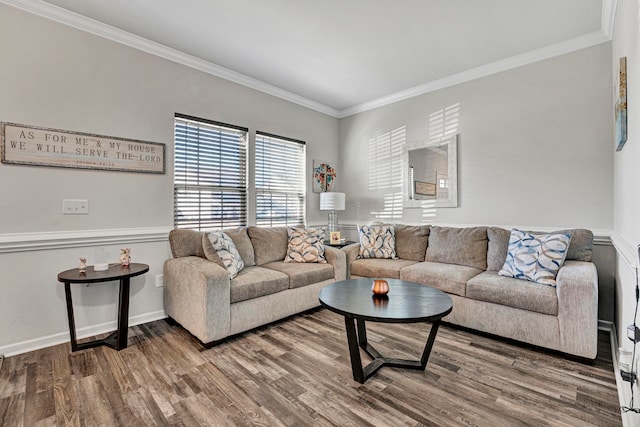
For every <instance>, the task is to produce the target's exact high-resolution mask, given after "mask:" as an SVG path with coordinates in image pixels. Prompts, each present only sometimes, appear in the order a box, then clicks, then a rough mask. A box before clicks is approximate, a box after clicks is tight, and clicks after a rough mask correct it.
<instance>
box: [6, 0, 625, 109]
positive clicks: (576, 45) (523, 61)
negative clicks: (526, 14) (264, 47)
mask: <svg viewBox="0 0 640 427" xmlns="http://www.w3.org/2000/svg"><path fill="white" fill-rule="evenodd" d="M0 3H4V4H7V5H9V6H13V7H15V8H18V9H21V10H24V11H26V12H29V13H33V14H35V15H38V16H42V17H44V18H47V19H51V20H53V21H56V22H59V23H61V24H64V25H68V26H71V27H74V28H77V29H79V30H82V31H86V32H88V33H91V34H94V35H97V36H99V37H103V38H106V39H109V40H112V41H114V42H116V43H120V44H123V45H126V46H129V47H132V48H134V49H138V50H141V51H143V52H147V53H149V54H152V55H155V56H158V57H161V58H164V59H167V60H169V61H172V62H175V63H178V64H182V65H185V66H187V67H190V68H193V69H196V70H199V71H202V72H204V73H207V74H210V75H213V76H216V77H219V78H222V79H224V80H227V81H230V82H233V83H237V84H239V85H242V86H245V87H248V88H251V89H254V90H257V91H259V92H263V93H266V94H268V95H272V96H275V97H277V98H280V99H283V100H285V101H289V102H292V103H295V104H298V105H300V106H302V107H306V108H309V109H311V110H315V111H318V112H320V113H323V114H326V115H328V116H331V117H335V118H344V117H348V116H351V115H354V114H357V113H362V112H365V111H368V110H372V109H375V108H379V107H383V106H386V105H389V104H393V103H395V102H399V101H403V100H406V99H409V98H413V97H415V96H419V95H423V94H425V93H429V92H434V91H436V90H440V89H444V88H447V87H451V86H454V85H457V84H461V83H465V82H468V81H471V80H475V79H478V78H481V77H486V76H489V75H491V74H496V73H499V72H502V71H507V70H510V69H513V68H517V67H521V66H523V65H528V64H531V63H534V62H538V61H542V60H545V59H549V58H553V57H556V56H560V55H564V54H567V53H570V52H573V51H576V50H579V49H584V48H587V47H590V46H594V45H597V44H600V43H604V42H607V41H610V40H611V36H612V33H613V24H614V20H615V11H616V6H617V0H602V18H601V28H602V29H601V30H600V31H595V32H593V33H589V34H585V35H584V36H580V37H576V38H574V39H570V40H566V41H563V42H560V43H556V44H553V45H550V46H546V47H543V48H540V49H536V50H532V51H529V52H525V53H523V54H521V55H516V56H513V57H511V58H507V59H504V60H501V61H497V62H493V63H491V64H487V65H483V66H480V67H475V68H472V69H469V70H467V71H463V72H461V73H457V74H453V75H450V76H447V77H444V78H442V79H438V80H434V81H431V82H428V83H424V84H421V85H418V86H415V87H413V88H410V89H406V90H403V91H400V92H396V93H393V94H391V95H388V96H384V97H381V98H378V99H375V100H372V101H367V102H364V103H362V104H358V105H355V106H353V107H349V108H346V109H343V110H337V109H335V108H332V107H329V106H327V105H324V104H321V103H319V102H316V101H312V100H310V99H307V98H305V97H302V96H300V95H297V94H295V93H292V92H289V91H287V90H284V89H281V88H279V87H277V86H273V85H270V84H268V83H265V82H262V81H260V80H257V79H254V78H252V77H249V76H246V75H244V74H241V73H238V72H236V71H233V70H230V69H228V68H225V67H221V66H219V65H216V64H214V63H212V62H209V61H205V60H203V59H200V58H197V57H195V56H192V55H189V54H186V53H184V52H180V51H178V50H176V49H173V48H170V47H168V46H165V45H162V44H160V43H156V42H153V41H151V40H148V39H145V38H143V37H140V36H136V35H134V34H131V33H128V32H126V31H123V30H120V29H118V28H115V27H112V26H110V25H107V24H104V23H102V22H99V21H96V20H94V19H91V18H88V17H86V16H83V15H80V14H77V13H75V12H71V11H69V10H67V9H64V8H61V7H59V6H55V5H52V4H50V3H46V2H44V1H42V0H0Z"/></svg>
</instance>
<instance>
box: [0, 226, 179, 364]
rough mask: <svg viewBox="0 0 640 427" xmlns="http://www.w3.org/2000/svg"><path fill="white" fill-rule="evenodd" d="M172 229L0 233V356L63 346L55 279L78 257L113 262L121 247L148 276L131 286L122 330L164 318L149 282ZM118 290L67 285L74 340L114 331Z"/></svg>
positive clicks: (64, 328)
mask: <svg viewBox="0 0 640 427" xmlns="http://www.w3.org/2000/svg"><path fill="white" fill-rule="evenodd" d="M171 229H172V227H145V228H125V229H105V230H76V231H59V232H43V233H11V234H0V271H2V281H1V283H0V286H1V290H0V292H1V294H2V295H3V298H2V301H0V354H4V355H5V356H13V355H17V354H21V353H25V352H28V351H32V350H36V349H39V348H44V347H49V346H52V345H56V344H60V343H64V342H68V341H69V329H68V328H69V326H68V322H67V314H66V304H65V298H64V291H63V289H64V288H63V285H62V284H61V283H58V282H57V277H56V276H57V273H59V272H60V271H63V270H65V269H68V268H73V267H76V266H77V265H78V256H79V255H84V256H88V257H89V263H90V264H92V263H93V262H92V259H91V254H93V253H94V252H96V251H99V250H100V251H101V250H104V251H105V252H107V253H108V254H109V262H118V256H119V254H120V248H122V247H130V248H132V258H133V261H134V262H142V263H145V264H148V265H149V267H150V270H149V272H148V273H146V274H144V275H142V276H139V277H137V278H134V279H133V281H132V290H131V300H130V310H129V325H131V326H134V325H139V324H142V323H146V322H151V321H154V320H158V319H162V318H165V317H166V315H165V313H164V309H163V305H162V288H157V287H156V286H155V276H156V275H158V274H162V266H163V263H164V261H165V260H166V259H167V258H170V257H171V253H170V250H169V245H168V236H169V231H170V230H171ZM117 289H118V287H117V286H108V285H100V284H95V285H91V286H90V287H89V286H87V285H74V286H73V289H72V292H73V293H74V298H73V300H74V301H73V302H74V311H75V318H76V327H77V335H78V337H79V338H86V337H89V336H93V335H97V334H102V333H106V332H110V331H113V330H115V329H116V319H117Z"/></svg>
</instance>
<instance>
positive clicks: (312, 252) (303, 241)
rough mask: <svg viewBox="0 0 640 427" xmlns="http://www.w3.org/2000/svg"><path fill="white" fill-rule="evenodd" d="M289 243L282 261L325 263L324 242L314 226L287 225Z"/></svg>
mask: <svg viewBox="0 0 640 427" xmlns="http://www.w3.org/2000/svg"><path fill="white" fill-rule="evenodd" d="M287 233H288V235H289V244H288V245H287V256H286V257H285V258H284V262H319V263H323V264H326V263H327V260H326V259H325V257H324V243H323V242H322V237H321V235H320V230H318V229H316V228H299V227H289V228H288V229H287Z"/></svg>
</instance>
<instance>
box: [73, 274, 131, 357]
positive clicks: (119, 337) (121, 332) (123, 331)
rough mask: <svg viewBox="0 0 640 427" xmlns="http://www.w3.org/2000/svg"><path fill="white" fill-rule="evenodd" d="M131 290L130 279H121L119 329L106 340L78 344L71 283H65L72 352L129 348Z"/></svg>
mask: <svg viewBox="0 0 640 427" xmlns="http://www.w3.org/2000/svg"><path fill="white" fill-rule="evenodd" d="M129 290H130V280H129V278H128V277H126V278H123V279H121V280H120V295H119V298H118V328H117V329H116V330H115V331H114V332H112V333H111V334H110V335H109V336H107V337H106V338H104V339H101V340H94V341H89V342H84V343H80V344H78V341H77V338H76V325H75V318H74V315H73V301H72V298H71V283H69V282H64V294H65V299H66V301H67V318H68V320H69V335H70V337H71V351H78V350H84V349H87V348H93V347H98V346H101V345H106V346H107V347H111V348H113V349H115V350H122V349H124V348H127V338H128V329H129Z"/></svg>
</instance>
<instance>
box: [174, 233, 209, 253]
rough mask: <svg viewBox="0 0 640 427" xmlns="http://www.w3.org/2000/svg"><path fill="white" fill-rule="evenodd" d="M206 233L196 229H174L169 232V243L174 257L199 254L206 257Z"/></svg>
mask: <svg viewBox="0 0 640 427" xmlns="http://www.w3.org/2000/svg"><path fill="white" fill-rule="evenodd" d="M203 235H204V233H202V232H201V231H195V230H180V229H177V228H176V229H174V230H171V231H170V232H169V245H170V246H171V254H172V255H173V257H174V258H181V257H185V256H197V257H200V258H205V255H204V249H203V248H202V236H203Z"/></svg>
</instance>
